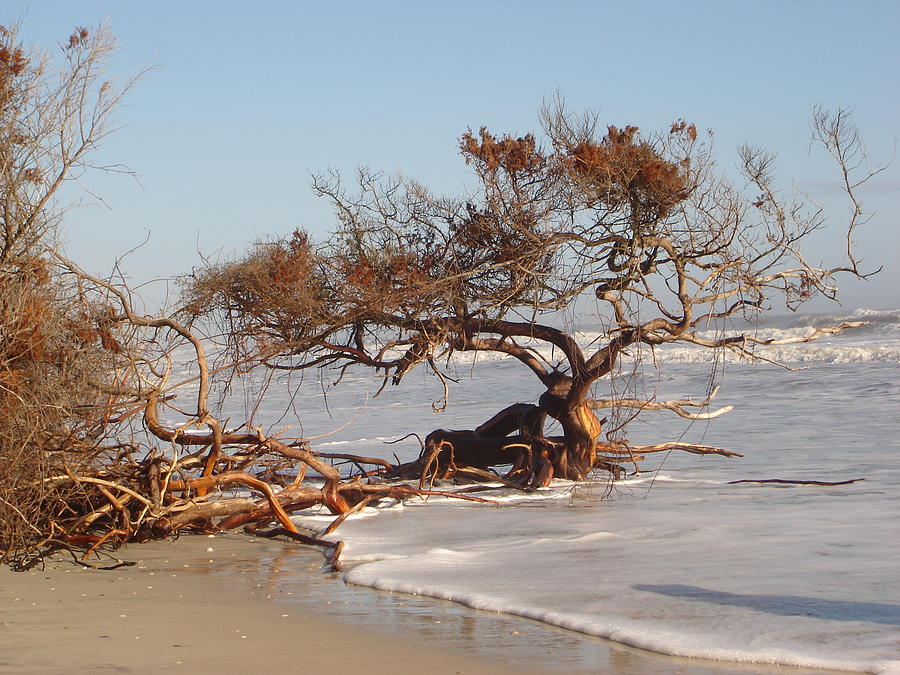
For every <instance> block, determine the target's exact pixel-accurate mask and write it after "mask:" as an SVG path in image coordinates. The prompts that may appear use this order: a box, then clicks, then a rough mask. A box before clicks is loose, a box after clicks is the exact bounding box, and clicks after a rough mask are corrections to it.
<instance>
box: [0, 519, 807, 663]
mask: <svg viewBox="0 0 900 675" xmlns="http://www.w3.org/2000/svg"><path fill="white" fill-rule="evenodd" d="M119 556H120V557H121V558H122V559H124V560H129V561H135V562H136V564H135V565H133V566H130V567H121V568H119V569H115V570H107V571H101V570H92V569H85V568H81V567H78V566H76V565H73V564H72V563H71V562H69V561H67V556H66V557H60V558H59V559H58V560H56V561H50V562H49V563H48V565H47V566H46V567H45V568H44V569H43V570H41V569H33V570H31V571H29V572H24V573H14V572H11V571H9V569H7V568H5V567H4V568H3V569H2V570H0V607H2V616H3V619H2V623H0V672H4V673H87V672H117V673H163V672H166V673H172V672H185V673H245V672H248V671H253V670H258V669H260V668H265V669H266V670H270V671H274V672H307V671H308V670H310V669H311V670H314V671H316V672H324V673H375V674H378V673H392V674H394V675H396V674H403V673H410V674H412V673H420V672H422V671H423V670H424V669H427V671H428V672H429V673H438V674H440V673H485V674H491V673H497V674H498V675H499V674H502V673H514V672H515V673H528V672H548V671H550V672H566V673H590V672H593V673H625V674H630V675H639V674H640V675H648V674H650V673H656V674H663V673H671V674H675V673H709V674H710V675H713V674H718V675H722V674H724V673H750V672H754V673H758V672H771V673H798V672H801V671H798V670H794V669H789V668H776V669H762V670H761V669H760V668H759V667H758V666H757V667H746V668H745V667H742V666H740V665H737V664H713V663H709V662H698V661H689V660H685V659H675V658H670V657H665V656H659V655H655V654H650V653H647V652H642V651H640V650H634V649H630V648H627V647H622V646H620V645H616V644H615V643H610V642H608V641H605V640H600V639H595V638H591V637H589V636H582V635H580V634H577V633H572V632H570V631H563V630H559V629H554V628H552V627H549V626H546V625H543V624H539V623H536V622H532V621H526V620H521V619H517V618H514V617H507V616H503V615H497V614H493V613H488V612H478V611H475V610H470V609H467V608H464V607H460V606H457V605H454V604H452V603H446V602H440V601H433V600H428V599H419V598H415V597H411V596H405V595H402V594H391V593H381V592H378V591H373V590H371V589H365V588H354V587H349V586H346V585H344V584H343V583H342V582H340V581H339V579H338V578H336V575H328V574H325V573H323V572H322V571H321V556H319V554H318V553H317V552H315V551H310V550H307V549H298V548H297V547H295V546H293V545H292V544H282V543H280V542H274V541H268V540H259V539H254V538H250V537H245V536H240V535H218V536H215V537H203V536H195V537H182V538H181V539H179V540H178V541H164V542H152V543H149V544H144V545H139V546H132V547H129V548H128V549H126V550H124V551H121V552H120V553H119ZM817 672H822V671H817Z"/></svg>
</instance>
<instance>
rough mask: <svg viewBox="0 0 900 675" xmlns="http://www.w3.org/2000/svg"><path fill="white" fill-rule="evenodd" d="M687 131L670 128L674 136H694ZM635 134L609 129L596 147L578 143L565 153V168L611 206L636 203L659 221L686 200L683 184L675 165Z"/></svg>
mask: <svg viewBox="0 0 900 675" xmlns="http://www.w3.org/2000/svg"><path fill="white" fill-rule="evenodd" d="M691 128H692V127H687V126H685V127H684V128H682V129H676V125H673V130H676V131H678V132H681V131H685V132H686V133H688V134H689V135H690V134H691V133H693V134H696V129H693V132H691V131H690V129H691ZM637 132H638V128H637V127H633V126H627V127H625V128H624V129H619V128H617V127H614V126H610V127H608V128H607V134H606V136H605V137H604V138H603V139H602V140H601V141H600V142H599V143H598V142H594V141H582V142H581V143H579V144H578V145H576V146H575V147H574V148H572V149H571V150H569V152H568V160H569V164H570V166H571V168H572V170H573V171H574V173H575V174H576V175H577V176H579V177H581V178H582V179H587V180H588V181H590V182H591V183H593V184H595V185H596V187H597V188H598V189H599V191H600V193H601V196H602V198H603V199H604V200H605V201H606V202H607V203H609V204H610V205H611V206H613V207H616V206H619V205H620V204H621V203H622V202H630V203H633V204H634V203H637V204H639V205H640V206H641V207H643V208H648V209H651V210H652V211H654V212H655V214H656V216H657V217H662V216H664V215H665V214H666V213H668V211H669V209H671V208H672V207H673V206H674V205H675V204H677V203H678V202H679V201H681V200H683V199H685V198H686V197H687V195H688V185H687V180H686V178H685V176H684V174H683V172H682V171H681V170H680V169H679V167H678V166H677V165H676V164H674V163H672V162H670V161H668V160H666V159H664V158H663V157H661V156H660V155H659V154H658V153H657V152H656V150H655V149H654V148H653V147H652V146H651V145H650V144H649V143H647V142H645V141H642V140H640V138H639V137H638V135H637ZM673 133H675V131H673Z"/></svg>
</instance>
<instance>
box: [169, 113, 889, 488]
mask: <svg viewBox="0 0 900 675" xmlns="http://www.w3.org/2000/svg"><path fill="white" fill-rule="evenodd" d="M541 119H542V122H543V130H542V131H543V133H542V136H541V138H542V139H543V140H542V141H539V140H538V137H537V136H536V135H534V134H526V135H524V136H518V137H517V136H514V135H510V134H503V135H499V134H494V133H492V132H490V131H489V130H488V129H486V128H484V127H482V128H481V129H480V130H479V131H478V132H477V133H476V132H474V131H472V130H471V129H470V130H468V131H466V132H465V133H464V134H463V135H462V136H461V137H460V139H459V151H460V154H461V155H462V157H463V159H464V160H465V163H466V164H467V165H468V166H469V167H470V169H471V170H472V172H473V174H474V177H475V186H476V187H475V189H474V190H473V191H472V192H471V193H470V194H467V195H465V196H463V197H440V196H436V195H434V194H432V193H431V192H430V191H429V190H428V189H426V188H425V187H423V186H421V185H419V184H418V183H416V182H414V181H411V180H405V179H402V178H399V177H395V178H384V177H383V176H382V175H381V174H379V173H376V172H373V171H370V170H367V169H363V170H360V172H359V174H358V176H357V180H356V185H355V186H353V187H352V188H348V187H346V186H345V185H344V184H343V182H342V180H341V178H340V176H337V175H334V174H329V175H324V176H318V177H316V178H315V179H314V181H313V189H314V190H315V191H316V192H317V193H318V194H319V195H321V196H322V197H324V198H326V199H328V200H330V201H331V202H332V203H333V204H334V207H335V212H336V215H337V219H338V227H337V229H336V231H335V233H334V235H333V236H332V237H331V238H330V239H329V240H327V241H325V242H323V243H321V244H319V245H313V244H312V243H311V242H310V239H309V237H308V236H307V235H306V234H304V233H302V232H299V231H298V232H295V233H294V234H293V235H292V236H291V237H290V238H286V239H276V240H273V241H270V242H266V243H261V244H258V245H257V246H255V247H254V248H253V249H252V250H251V251H250V252H248V253H247V254H246V255H244V256H243V257H241V258H239V259H237V260H233V261H228V262H225V263H222V264H218V265H210V266H208V267H206V268H204V269H201V270H199V271H197V272H196V273H195V274H194V275H193V276H192V277H191V278H189V279H188V280H187V283H186V286H185V288H186V299H187V301H186V307H187V311H188V313H189V314H191V315H192V316H193V317H195V318H204V319H207V320H208V319H212V321H213V323H215V324H216V325H217V326H218V327H219V329H220V331H221V333H222V334H223V335H224V336H225V340H226V342H227V344H228V346H229V347H230V354H231V357H232V358H238V359H254V358H255V359H258V360H259V362H261V363H264V364H267V365H275V364H277V365H278V367H281V368H297V369H302V368H308V367H312V366H326V365H336V366H340V365H343V364H348V363H358V364H363V365H366V366H369V367H372V368H374V369H376V370H378V371H379V372H381V373H382V374H383V376H384V382H385V384H386V383H387V382H388V381H390V382H393V383H394V384H397V383H399V382H400V381H401V379H402V378H403V376H404V375H405V374H406V373H407V372H409V371H410V370H411V369H412V368H414V367H416V366H417V365H419V364H424V365H425V367H428V368H430V369H432V370H433V371H434V372H436V373H438V374H439V375H440V374H441V373H440V368H441V367H440V365H439V364H440V363H442V362H444V361H445V360H446V359H447V358H449V357H450V356H451V355H452V354H453V353H454V352H462V351H491V352H500V353H502V354H505V355H508V356H511V357H513V358H515V359H517V360H518V361H519V362H521V364H522V365H523V366H525V367H527V368H529V369H530V370H531V371H532V372H533V373H534V375H535V376H536V377H538V378H539V380H540V381H541V383H542V384H543V385H544V386H545V387H546V392H545V393H544V395H543V396H542V397H541V398H540V400H539V402H538V404H537V408H536V409H535V410H533V411H531V412H532V413H533V414H535V415H537V416H538V417H541V416H542V415H543V416H550V417H552V418H555V419H556V420H558V421H559V422H560V424H561V426H562V429H563V438H562V439H559V441H560V442H557V443H555V444H553V445H551V446H548V447H545V448H544V451H545V452H544V454H545V460H546V461H549V464H550V466H551V467H552V470H551V471H543V472H542V478H541V480H542V481H544V482H545V481H546V480H548V479H549V478H550V477H552V476H557V477H565V478H570V479H575V480H579V479H583V478H584V477H585V476H587V474H588V473H589V472H590V471H591V470H592V469H593V468H595V467H596V466H597V462H598V455H597V448H598V445H597V441H598V435H599V433H600V423H599V421H598V420H597V419H596V417H595V416H594V414H593V413H592V412H591V410H596V409H599V408H613V407H631V408H635V409H669V410H675V411H676V412H679V414H682V415H683V416H688V417H690V416H697V415H701V416H703V415H705V416H711V415H713V414H715V413H709V412H705V413H704V412H689V411H687V410H686V409H687V408H689V407H690V406H691V405H706V404H708V402H709V399H708V398H707V399H706V400H704V401H703V402H698V403H696V404H695V403H693V402H689V401H688V402H685V401H682V402H660V401H649V400H634V399H621V398H620V399H618V400H617V399H615V398H609V397H607V398H603V399H599V398H595V397H593V396H592V393H591V391H592V387H593V385H594V384H595V383H597V382H598V381H599V380H601V379H602V378H605V377H607V376H611V374H615V373H616V372H617V369H618V368H619V367H620V366H621V359H620V355H621V354H622V353H623V351H625V350H627V349H630V348H635V349H655V348H657V347H660V346H662V345H666V344H672V343H688V344H690V345H694V346H696V347H698V348H705V349H718V350H730V351H732V352H735V353H737V354H739V355H741V356H742V357H746V358H748V359H753V358H756V354H755V352H754V347H755V346H756V345H758V344H760V343H761V342H762V340H761V339H759V338H757V337H756V336H755V335H754V333H753V332H751V331H747V330H735V329H733V328H730V327H731V326H732V325H733V324H732V323H731V322H730V321H729V319H731V318H732V317H737V316H742V317H748V316H751V317H752V316H753V315H755V314H757V313H759V312H763V311H765V310H767V309H769V308H770V307H771V305H772V303H773V302H783V303H784V304H785V305H786V306H787V307H788V308H790V309H796V308H797V307H799V306H800V305H801V304H802V303H804V302H806V301H807V300H809V299H810V298H812V297H814V296H825V297H828V298H834V297H835V296H836V292H837V285H836V280H837V278H838V277H839V276H840V275H842V274H844V275H853V276H857V277H863V276H865V273H864V272H863V271H862V270H861V269H860V268H859V262H858V261H857V259H856V258H855V257H854V255H853V248H852V233H853V230H854V228H855V227H856V226H857V225H858V224H859V222H860V219H861V218H862V212H861V209H860V208H859V206H858V201H857V199H856V196H855V194H854V190H855V188H856V187H858V185H859V184H860V183H861V182H863V181H865V180H867V179H868V178H869V177H870V176H871V175H874V173H876V172H877V169H875V170H870V169H868V168H867V167H866V166H865V165H864V164H862V162H861V160H862V159H863V158H864V156H863V148H862V146H861V144H860V142H859V139H858V137H857V136H856V133H855V131H854V130H853V128H852V126H851V125H850V121H849V114H848V113H847V112H846V111H837V112H836V113H828V112H825V111H823V110H816V111H815V113H814V117H813V128H814V139H815V140H816V141H817V142H818V144H819V145H821V146H822V147H823V148H824V149H825V150H827V151H828V152H830V153H831V154H832V155H833V156H834V157H835V159H836V160H837V163H838V168H839V169H840V171H841V172H842V173H844V174H845V175H849V174H848V172H850V171H856V172H859V171H862V174H863V175H858V176H854V177H853V178H848V180H847V182H846V184H845V187H846V189H847V193H848V196H849V198H850V199H851V201H852V203H853V204H854V206H855V209H854V211H853V216H852V219H851V221H850V222H849V223H848V224H847V225H846V238H847V248H846V255H845V260H844V261H843V262H840V263H837V264H836V265H834V266H831V267H823V266H814V265H812V264H810V263H809V262H808V261H807V260H806V258H805V257H804V254H803V252H802V249H801V246H802V244H803V243H804V240H805V239H807V237H808V236H809V235H811V234H812V233H813V232H814V231H815V230H817V229H819V228H820V227H822V226H823V224H824V215H823V213H822V211H821V210H820V209H818V208H816V207H815V206H813V205H811V204H807V203H804V202H803V201H798V200H788V199H786V198H785V197H784V196H783V195H782V193H781V191H780V190H779V188H778V186H777V184H776V182H775V176H774V156H773V155H771V154H768V153H766V152H765V151H763V150H760V149H754V148H750V147H743V148H741V149H740V151H739V159H740V168H741V172H742V174H743V179H744V181H745V182H746V184H745V185H741V186H738V185H736V184H735V183H734V182H733V181H729V180H728V179H727V178H726V177H724V176H723V175H722V173H721V172H720V171H718V169H717V167H716V164H715V162H714V160H713V153H712V144H711V134H709V133H707V134H703V133H701V132H699V131H698V130H697V127H696V126H695V125H694V124H691V123H688V122H686V121H684V120H676V121H675V122H673V123H672V124H671V125H669V126H668V127H666V128H665V129H664V130H663V131H662V132H656V133H642V132H641V131H640V130H639V129H638V128H637V127H634V126H626V127H624V128H618V127H615V126H606V127H604V126H602V125H601V124H600V122H599V118H598V116H596V115H594V114H590V113H588V114H583V115H573V114H571V113H569V112H568V111H567V110H566V109H565V106H564V104H563V102H562V101H561V100H557V101H556V102H555V103H554V104H552V105H549V106H546V107H545V108H544V109H543V110H542V111H541ZM585 296H590V297H593V298H594V299H595V302H596V303H597V306H598V309H599V311H600V312H601V315H602V321H603V335H602V339H600V340H598V341H595V343H594V344H592V345H591V346H590V348H589V349H587V350H586V349H584V348H583V347H582V346H581V345H579V343H578V341H577V340H576V338H575V335H574V332H573V329H572V327H571V326H570V327H569V328H560V327H559V325H558V324H559V322H558V320H556V319H555V316H556V315H557V313H559V312H561V311H563V310H572V309H573V308H577V307H578V304H577V303H578V302H579V300H580V299H581V300H582V301H583V298H584V297H585ZM576 311H577V310H576ZM844 327H846V326H842V327H834V329H833V330H832V332H833V331H835V330H841V329H843V328H844ZM711 330H712V331H717V336H716V337H712V338H711V337H709V334H710V331H711ZM824 332H828V331H824ZM817 336H818V335H814V336H810V338H809V339H814V338H815V337H817ZM535 341H538V342H544V343H549V344H550V345H552V346H553V347H554V348H556V349H557V350H558V351H559V353H560V354H561V355H562V360H561V361H560V362H559V363H552V364H551V363H548V362H546V361H544V360H543V359H542V358H541V357H540V354H539V353H538V352H537V351H536V350H535V349H533V348H531V346H529V345H533V344H534V342H535ZM767 342H770V341H767ZM514 411H515V415H516V416H517V417H518V418H519V421H520V422H522V420H521V416H522V414H524V413H523V410H522V409H521V408H515V409H514ZM511 414H512V413H511ZM522 424H523V425H524V422H522ZM542 424H543V423H542V422H540V421H538V422H537V424H536V426H535V425H534V424H531V425H530V426H529V425H524V426H522V427H521V428H522V429H524V427H525V426H529V429H530V430H529V432H528V434H526V435H531V436H532V437H540V436H541V435H542V432H541V430H542ZM514 426H519V425H514ZM619 431H620V430H619ZM502 435H503V436H506V434H502ZM527 443H531V440H529V441H528V442H527ZM539 471H540V462H539V461H538V460H537V459H535V458H534V457H532V460H531V465H530V468H529V469H526V473H527V474H528V475H529V476H530V478H532V479H533V478H534V477H535V476H536V474H537V473H538V472H539Z"/></svg>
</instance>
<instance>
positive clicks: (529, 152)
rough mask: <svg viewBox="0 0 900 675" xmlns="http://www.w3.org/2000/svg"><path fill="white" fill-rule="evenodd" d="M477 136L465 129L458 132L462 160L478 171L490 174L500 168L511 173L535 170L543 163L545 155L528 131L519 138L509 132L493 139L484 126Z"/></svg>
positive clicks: (526, 172)
mask: <svg viewBox="0 0 900 675" xmlns="http://www.w3.org/2000/svg"><path fill="white" fill-rule="evenodd" d="M479 137H480V138H475V136H474V135H473V134H472V131H471V130H469V131H467V132H466V133H464V134H463V135H462V138H461V139H460V142H459V147H460V152H461V153H462V155H463V157H465V158H466V163H467V164H471V163H474V164H475V165H476V166H477V167H478V168H479V170H481V171H485V172H490V173H494V172H496V171H498V170H500V169H502V170H503V171H504V172H506V173H507V174H509V175H510V176H515V175H517V174H530V173H536V172H538V171H540V170H541V169H543V168H544V166H545V164H546V161H547V158H546V157H545V156H544V155H543V153H542V152H541V150H540V148H538V146H537V141H536V140H535V138H534V136H533V135H532V134H526V135H525V136H522V137H521V138H513V137H512V136H509V135H504V136H503V137H501V138H497V137H496V136H494V135H493V134H491V133H490V132H488V130H487V127H481V129H480V131H479Z"/></svg>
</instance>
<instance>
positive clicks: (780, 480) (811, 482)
mask: <svg viewBox="0 0 900 675" xmlns="http://www.w3.org/2000/svg"><path fill="white" fill-rule="evenodd" d="M863 480H865V478H853V479H852V480H840V481H837V482H834V483H830V482H826V481H821V480H786V479H783V478H761V479H750V478H747V479H744V480H730V481H728V482H727V483H726V485H737V484H738V483H775V484H776V485H822V486H825V487H834V486H836V485H850V484H851V483H858V482H859V481H863Z"/></svg>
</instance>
